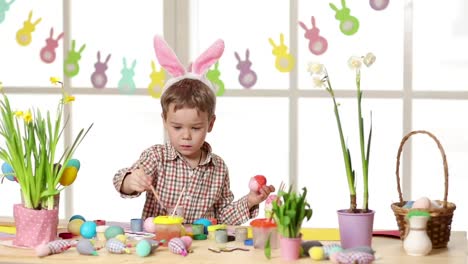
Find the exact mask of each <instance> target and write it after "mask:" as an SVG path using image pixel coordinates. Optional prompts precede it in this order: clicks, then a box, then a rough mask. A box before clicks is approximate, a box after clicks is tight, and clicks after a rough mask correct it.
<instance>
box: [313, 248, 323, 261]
mask: <svg viewBox="0 0 468 264" xmlns="http://www.w3.org/2000/svg"><path fill="white" fill-rule="evenodd" d="M309 256H310V258H311V259H313V260H322V259H324V258H325V252H324V251H323V247H311V248H310V249H309Z"/></svg>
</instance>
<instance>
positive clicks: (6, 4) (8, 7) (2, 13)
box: [0, 0, 15, 23]
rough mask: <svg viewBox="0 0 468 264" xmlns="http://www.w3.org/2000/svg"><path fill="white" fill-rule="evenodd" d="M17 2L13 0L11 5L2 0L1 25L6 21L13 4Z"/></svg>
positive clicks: (0, 3) (0, 0)
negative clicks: (7, 13) (7, 12)
mask: <svg viewBox="0 0 468 264" xmlns="http://www.w3.org/2000/svg"><path fill="white" fill-rule="evenodd" d="M13 2H15V0H11V1H10V2H9V3H7V2H6V0H0V23H2V22H3V21H4V20H5V14H6V11H8V10H10V6H11V4H13Z"/></svg>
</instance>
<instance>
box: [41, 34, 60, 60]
mask: <svg viewBox="0 0 468 264" xmlns="http://www.w3.org/2000/svg"><path fill="white" fill-rule="evenodd" d="M62 37H63V32H62V33H60V34H59V35H58V36H57V38H56V39H54V28H53V27H52V28H50V36H49V37H48V38H47V39H46V45H45V47H43V48H42V49H41V52H40V53H39V55H40V56H41V60H42V61H43V62H45V63H52V62H54V61H55V49H56V48H57V47H58V41H59V40H60V39H61V38H62Z"/></svg>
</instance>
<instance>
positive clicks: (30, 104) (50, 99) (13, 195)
mask: <svg viewBox="0 0 468 264" xmlns="http://www.w3.org/2000/svg"><path fill="white" fill-rule="evenodd" d="M8 99H9V101H10V105H11V108H12V110H13V111H16V110H20V111H27V110H31V111H32V110H33V109H36V110H37V109H39V110H40V111H41V114H44V115H45V114H46V113H47V111H50V114H51V119H52V120H55V118H56V110H57V105H58V102H59V100H60V99H61V97H60V96H58V95H42V94H41V95H22V94H21V95H18V94H10V95H8ZM2 100H3V99H2ZM20 124H21V123H20ZM61 139H62V141H61V142H60V143H59V144H58V145H57V150H56V155H55V157H56V161H58V160H59V159H60V156H61V155H62V153H63V137H62V138H61ZM0 145H1V146H2V147H5V148H6V145H5V141H4V140H3V137H0ZM0 163H1V164H3V160H0ZM0 193H1V194H2V195H1V197H2V202H0V216H13V204H17V203H21V194H20V187H19V184H18V183H16V182H11V181H9V180H7V179H4V180H3V183H0ZM60 199H61V202H60V209H59V217H61V218H63V217H65V202H64V200H63V199H65V197H64V195H63V193H62V194H61V198H60Z"/></svg>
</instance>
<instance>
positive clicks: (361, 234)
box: [337, 209, 375, 249]
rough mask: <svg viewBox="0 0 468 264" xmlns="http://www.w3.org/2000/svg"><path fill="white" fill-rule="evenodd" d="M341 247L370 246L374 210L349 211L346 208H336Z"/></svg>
mask: <svg viewBox="0 0 468 264" xmlns="http://www.w3.org/2000/svg"><path fill="white" fill-rule="evenodd" d="M337 212H338V226H339V228H340V240H341V247H343V248H344V249H346V248H353V247H359V246H368V247H372V230H373V227H374V214H375V211H372V210H369V212H367V213H349V212H348V210H347V209H344V210H338V211H337Z"/></svg>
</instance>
